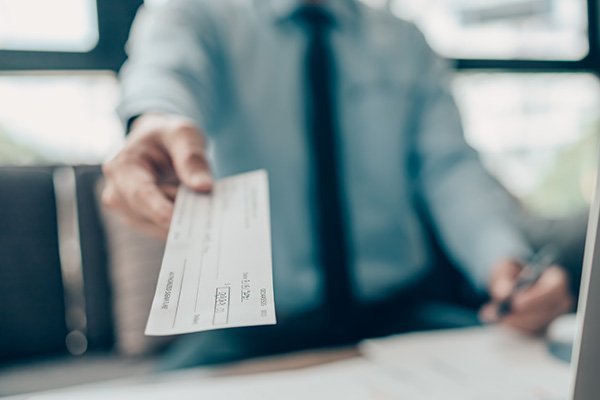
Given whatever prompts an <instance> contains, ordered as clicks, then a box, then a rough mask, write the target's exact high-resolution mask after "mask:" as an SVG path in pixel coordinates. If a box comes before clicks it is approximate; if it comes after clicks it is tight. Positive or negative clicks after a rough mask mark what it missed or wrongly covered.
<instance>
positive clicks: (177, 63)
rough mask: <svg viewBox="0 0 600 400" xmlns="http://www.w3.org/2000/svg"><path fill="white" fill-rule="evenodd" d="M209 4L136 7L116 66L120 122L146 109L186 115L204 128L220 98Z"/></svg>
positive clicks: (178, 1) (216, 46) (182, 2)
mask: <svg viewBox="0 0 600 400" xmlns="http://www.w3.org/2000/svg"><path fill="white" fill-rule="evenodd" d="M210 11H211V10H210V8H209V7H207V6H206V5H205V3H203V2H199V1H186V0H173V1H170V2H168V3H166V4H165V5H164V6H162V7H159V8H157V9H151V10H150V9H144V8H143V7H142V8H141V9H140V11H139V12H138V15H137V16H136V19H135V21H134V23H133V26H132V30H131V34H130V38H129V41H128V43H127V47H126V50H127V54H128V60H127V61H126V63H125V64H124V66H123V68H122V69H121V71H120V81H121V93H120V101H119V106H118V109H117V112H118V114H119V117H120V118H121V120H122V122H123V124H124V125H125V126H127V124H128V122H129V121H130V120H131V119H132V118H135V117H137V116H139V115H141V114H144V113H146V112H164V113H169V114H175V115H181V116H185V117H188V118H191V119H192V120H194V121H195V122H196V124H197V125H198V127H199V128H201V129H205V128H206V126H207V125H209V124H210V122H211V119H212V118H213V117H214V115H215V113H216V112H217V109H218V104H219V96H218V94H219V90H218V84H219V79H220V76H219V73H218V71H220V70H222V66H221V65H220V64H221V61H222V58H221V57H220V54H219V51H218V49H219V43H218V42H219V37H218V34H217V30H216V29H215V26H216V24H215V21H214V20H213V18H212V17H211V12H210Z"/></svg>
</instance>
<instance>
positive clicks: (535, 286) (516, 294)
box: [480, 245, 574, 333]
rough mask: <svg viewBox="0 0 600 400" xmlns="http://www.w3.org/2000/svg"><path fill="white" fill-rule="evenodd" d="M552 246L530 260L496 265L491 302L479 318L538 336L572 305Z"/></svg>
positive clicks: (563, 273) (562, 271) (483, 308)
mask: <svg viewBox="0 0 600 400" xmlns="http://www.w3.org/2000/svg"><path fill="white" fill-rule="evenodd" d="M557 256H558V253H557V250H556V248H555V247H554V246H552V245H548V246H545V247H543V248H542V249H541V250H540V251H539V252H538V253H537V254H535V255H534V256H533V257H532V258H531V259H530V260H529V261H526V262H523V261H517V260H512V259H507V260H503V261H501V262H499V263H498V264H497V265H496V267H495V269H494V271H493V274H492V279H491V282H490V297H491V301H490V302H489V303H488V304H486V305H485V306H484V307H482V309H481V311H480V319H481V320H482V321H483V322H486V323H493V322H499V323H501V324H503V325H508V326H511V327H513V328H516V329H518V330H520V331H524V332H527V333H540V332H542V331H543V330H544V329H545V328H546V327H547V326H548V324H550V323H551V322H552V321H553V320H554V319H555V318H556V317H558V316H559V315H561V314H564V313H565V312H568V311H570V310H571V309H572V308H573V305H574V298H573V295H572V294H571V293H570V288H569V279H568V276H567V274H566V272H565V271H564V270H563V269H562V268H560V267H559V266H557V265H556V264H555V261H556V258H557Z"/></svg>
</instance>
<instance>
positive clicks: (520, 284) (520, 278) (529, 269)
mask: <svg viewBox="0 0 600 400" xmlns="http://www.w3.org/2000/svg"><path fill="white" fill-rule="evenodd" d="M557 256H558V249H557V247H556V246H555V245H553V244H548V245H546V246H544V247H542V248H541V249H540V250H539V251H538V252H537V253H536V254H535V255H534V256H533V257H532V258H531V259H530V260H529V262H527V263H526V264H525V266H524V267H523V269H522V270H521V272H520V273H519V275H517V282H516V283H515V287H514V288H513V289H512V291H511V293H510V296H508V298H507V299H506V300H504V301H503V302H501V303H500V304H499V305H498V318H502V317H503V316H505V315H506V314H508V313H510V312H511V308H512V306H511V304H512V301H513V298H514V296H515V295H516V294H517V293H518V292H520V291H523V290H525V289H528V288H530V287H531V286H532V285H534V284H535V283H536V282H537V281H538V280H539V279H540V277H541V276H542V274H543V273H544V272H545V271H546V270H547V269H548V267H550V266H551V265H552V264H554V262H555V261H556V258H557Z"/></svg>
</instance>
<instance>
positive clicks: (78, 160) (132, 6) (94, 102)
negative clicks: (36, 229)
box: [0, 0, 600, 217]
mask: <svg viewBox="0 0 600 400" xmlns="http://www.w3.org/2000/svg"><path fill="white" fill-rule="evenodd" d="M165 1H168V0H146V1H143V2H142V1H141V0H53V1H51V2H49V1H47V0H0V105H1V106H0V164H3V165H32V164H33V165H39V164H63V163H64V164H97V163H100V162H101V161H102V160H104V159H105V158H106V157H107V156H108V155H109V154H111V152H113V151H115V149H117V148H118V147H119V145H120V144H121V141H122V140H123V129H122V127H121V126H120V124H119V123H118V121H117V118H116V116H115V113H114V109H115V103H116V100H117V80H116V71H117V70H118V68H119V67H120V65H121V63H122V62H123V60H124V58H125V55H124V51H123V46H124V42H125V40H126V37H127V32H128V29H129V24H130V22H131V20H132V19H133V16H134V14H135V12H136V10H137V8H138V6H139V5H141V4H142V3H144V5H145V6H147V7H154V6H156V5H158V4H161V3H164V2H165ZM363 1H364V2H365V3H367V4H368V5H370V6H372V7H377V8H387V9H389V10H390V11H391V12H392V13H394V14H396V15H398V16H399V17H401V18H404V19H408V20H411V21H414V22H415V23H416V24H417V25H418V26H419V27H420V28H421V29H422V31H423V32H424V33H425V34H426V36H427V39H428V41H429V43H430V44H431V46H432V47H433V48H434V49H435V50H436V51H438V52H439V53H440V54H442V55H443V56H445V57H448V58H450V59H452V60H455V61H456V62H455V66H456V74H455V77H454V82H453V91H454V94H455V96H456V99H457V101H458V104H459V106H460V109H461V112H462V115H463V120H464V124H465V132H466V136H467V139H468V141H469V143H470V144H471V145H472V146H473V147H475V148H476V149H477V150H479V151H480V153H481V155H482V158H483V160H484V162H485V164H486V166H488V167H489V169H490V170H491V171H492V172H493V173H494V174H495V175H496V176H497V177H498V178H499V179H500V180H501V181H502V182H503V183H504V184H505V185H506V186H507V187H508V188H509V190H510V191H511V192H512V193H514V194H515V195H516V196H517V197H518V198H520V199H521V200H522V201H523V202H524V204H526V205H527V206H528V207H529V208H530V209H532V210H535V211H536V212H538V213H540V214H542V215H544V216H548V217H562V216H565V215H569V214H572V213H576V212H578V211H581V210H584V209H585V208H586V207H587V204H588V202H589V199H590V196H591V193H592V186H593V184H592V182H593V180H594V174H595V172H594V170H595V162H596V153H597V147H598V131H599V128H600V84H599V82H598V77H597V74H596V73H597V72H598V71H600V48H599V44H598V23H597V20H598V5H597V1H596V0H363Z"/></svg>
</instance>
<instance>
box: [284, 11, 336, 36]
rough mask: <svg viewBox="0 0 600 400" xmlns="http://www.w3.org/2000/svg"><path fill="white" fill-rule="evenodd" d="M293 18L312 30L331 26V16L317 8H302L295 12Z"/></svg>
mask: <svg viewBox="0 0 600 400" xmlns="http://www.w3.org/2000/svg"><path fill="white" fill-rule="evenodd" d="M293 18H294V19H295V20H297V21H298V22H300V23H303V24H306V25H307V26H308V27H309V28H311V29H314V30H316V29H323V28H328V27H330V26H331V25H333V17H332V16H331V14H330V13H329V12H328V11H326V10H324V9H323V8H322V7H319V6H302V7H300V8H298V10H296V12H295V13H294V16H293Z"/></svg>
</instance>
